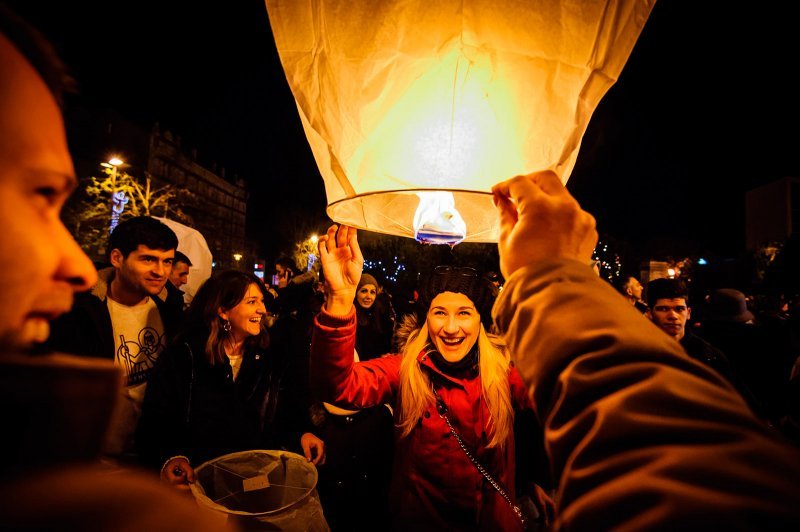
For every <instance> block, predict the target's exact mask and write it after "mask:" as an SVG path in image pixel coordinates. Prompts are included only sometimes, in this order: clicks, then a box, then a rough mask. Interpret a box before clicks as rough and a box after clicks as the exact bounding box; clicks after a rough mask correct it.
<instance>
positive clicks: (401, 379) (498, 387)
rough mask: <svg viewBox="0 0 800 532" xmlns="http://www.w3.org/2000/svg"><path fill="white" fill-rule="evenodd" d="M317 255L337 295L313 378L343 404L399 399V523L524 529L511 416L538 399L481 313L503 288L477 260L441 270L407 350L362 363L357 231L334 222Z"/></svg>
mask: <svg viewBox="0 0 800 532" xmlns="http://www.w3.org/2000/svg"><path fill="white" fill-rule="evenodd" d="M319 254H320V260H321V262H322V269H323V272H324V274H325V279H326V281H327V283H328V297H327V300H326V303H325V306H324V307H323V310H322V311H321V312H320V314H319V315H318V316H317V319H316V324H315V328H314V336H313V340H312V343H311V376H312V383H313V385H314V386H315V389H316V390H318V392H319V393H320V394H321V395H322V396H323V397H324V398H327V399H328V400H329V401H331V402H333V403H335V404H336V405H338V406H342V407H346V408H366V407H371V406H375V405H379V404H381V403H387V402H388V403H390V404H392V405H394V411H395V419H396V425H397V431H396V439H395V453H394V467H393V470H392V489H391V495H390V505H391V523H392V526H393V527H394V528H396V529H399V530H443V529H482V530H490V529H497V530H516V529H521V528H522V523H521V520H520V515H519V514H518V513H517V511H518V508H517V506H516V490H515V483H514V468H515V464H514V433H513V423H514V412H515V411H517V410H525V409H528V408H529V407H530V403H529V402H528V399H527V397H526V395H525V390H524V385H523V383H522V381H521V380H520V379H519V375H518V374H517V371H516V369H515V368H514V367H513V365H512V364H511V363H510V361H509V357H508V354H507V352H506V350H505V348H504V345H503V343H502V342H500V341H499V340H498V339H497V338H495V337H494V336H491V335H489V334H487V332H486V329H485V326H484V324H483V323H482V320H483V321H486V320H487V319H488V316H489V309H490V307H491V304H492V301H493V300H494V297H495V295H496V291H495V289H494V286H493V285H492V284H491V283H490V282H489V281H487V280H485V279H483V278H482V277H480V276H478V275H477V273H476V272H475V270H472V269H470V268H451V267H439V268H437V269H436V270H435V271H434V272H433V274H432V275H431V276H430V278H429V280H428V282H426V283H425V285H424V287H423V288H422V289H421V291H420V298H419V306H418V309H417V313H416V315H415V316H414V318H411V319H412V320H415V321H416V323H415V324H414V325H413V326H411V327H413V332H412V333H411V334H410V335H409V337H408V341H407V342H406V343H405V345H404V346H403V349H402V352H401V353H399V354H392V355H387V356H383V357H380V358H376V359H373V360H369V361H366V362H358V363H355V362H354V361H353V349H354V347H355V340H356V338H355V336H356V311H355V308H354V305H353V299H354V297H355V295H356V288H357V287H358V283H359V280H360V279H361V275H362V273H361V269H362V266H363V261H364V259H363V257H362V255H361V250H360V249H359V246H358V240H357V238H356V230H355V229H354V228H351V227H347V226H342V227H337V226H335V225H334V226H331V228H330V229H328V232H327V234H326V235H325V236H323V237H322V238H320V241H319ZM451 425H452V429H451ZM456 434H458V435H456ZM459 440H460V441H463V443H464V445H465V447H464V448H461V447H460V446H459V444H458V443H456V442H457V441H459ZM470 449H471V451H470ZM465 450H467V452H469V453H471V454H472V456H473V457H474V458H475V459H476V460H477V461H478V462H479V463H481V464H482V466H481V467H482V469H483V470H484V471H485V472H487V473H488V474H489V475H491V477H493V478H492V480H489V479H488V478H487V477H486V476H485V475H484V474H483V473H482V472H481V471H480V470H479V469H478V468H477V467H476V465H475V464H474V463H473V462H472V459H471V458H470V457H469V455H468V454H467V452H465ZM498 487H499V488H500V489H497V488H498Z"/></svg>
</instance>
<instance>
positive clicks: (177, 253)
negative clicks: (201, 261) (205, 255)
mask: <svg viewBox="0 0 800 532" xmlns="http://www.w3.org/2000/svg"><path fill="white" fill-rule="evenodd" d="M148 247H149V246H148ZM179 262H182V263H184V264H185V265H187V266H193V264H192V261H190V260H189V257H187V256H186V255H184V254H183V253H181V252H180V251H178V250H177V249H176V250H175V260H173V261H172V264H173V265H175V264H178V263H179Z"/></svg>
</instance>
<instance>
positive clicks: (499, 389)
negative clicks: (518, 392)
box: [398, 322, 514, 447]
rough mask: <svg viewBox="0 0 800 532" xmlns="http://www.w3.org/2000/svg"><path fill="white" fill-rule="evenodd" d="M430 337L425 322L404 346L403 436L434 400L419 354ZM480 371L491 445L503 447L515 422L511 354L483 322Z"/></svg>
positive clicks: (401, 384) (401, 382)
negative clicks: (510, 376) (510, 381)
mask: <svg viewBox="0 0 800 532" xmlns="http://www.w3.org/2000/svg"><path fill="white" fill-rule="evenodd" d="M429 341H430V339H429V334H428V324H427V322H425V323H423V324H422V326H421V327H419V328H417V329H416V330H414V331H413V332H411V334H409V336H408V340H407V341H406V343H405V347H404V348H403V350H402V356H403V359H402V361H401V362H400V389H399V393H398V395H399V397H398V399H399V405H398V406H399V408H398V410H399V412H398V426H399V427H400V437H402V438H405V437H406V436H408V435H409V434H411V431H412V430H413V429H414V427H415V426H416V425H417V421H418V420H419V419H420V418H421V417H422V415H423V414H424V413H425V409H426V408H427V407H428V405H430V404H431V403H433V402H434V397H433V392H432V390H431V381H430V377H428V374H427V373H426V372H425V371H423V370H422V368H421V367H420V364H419V362H418V361H417V357H418V356H419V354H420V353H421V352H422V350H423V349H424V348H425V346H426V345H427V344H428V342H429ZM477 342H478V349H479V353H480V355H479V358H478V371H479V372H480V379H481V390H482V395H483V399H484V400H485V401H486V406H487V408H488V409H489V422H488V426H487V427H486V429H487V432H488V433H489V434H491V439H490V440H489V445H488V446H489V447H495V446H500V447H502V446H503V445H504V444H505V442H506V438H508V435H509V434H510V433H511V429H512V426H513V424H514V410H513V407H512V406H511V390H510V389H509V384H508V371H509V356H508V353H507V352H506V349H505V344H504V343H503V341H502V340H501V339H500V338H498V337H497V336H494V335H492V334H489V333H487V332H486V330H485V329H484V328H483V325H481V330H480V332H479V334H478V340H477Z"/></svg>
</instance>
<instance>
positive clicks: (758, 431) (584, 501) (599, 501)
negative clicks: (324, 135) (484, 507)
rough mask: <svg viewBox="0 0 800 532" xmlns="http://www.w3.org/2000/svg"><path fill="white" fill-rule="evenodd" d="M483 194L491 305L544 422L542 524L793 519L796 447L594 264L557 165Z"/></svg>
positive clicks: (595, 526) (765, 524) (786, 526)
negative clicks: (547, 495) (551, 515)
mask: <svg viewBox="0 0 800 532" xmlns="http://www.w3.org/2000/svg"><path fill="white" fill-rule="evenodd" d="M493 193H494V201H495V205H497V207H498V210H499V214H500V239H499V242H498V249H499V254H500V270H501V272H502V274H503V276H504V277H505V278H506V285H505V289H504V290H503V293H502V294H501V295H500V296H499V297H498V299H497V302H496V303H495V306H494V310H493V315H494V318H495V322H496V324H497V325H498V328H499V330H500V331H501V332H502V334H503V338H504V339H505V340H506V342H507V343H508V348H509V351H510V352H511V353H512V354H513V356H514V360H515V361H516V363H517V364H516V365H517V368H519V370H520V372H521V373H522V376H523V378H524V379H525V382H526V384H527V385H528V390H529V391H530V397H531V398H532V399H533V405H534V409H535V411H536V414H537V418H538V419H539V420H540V421H541V422H542V423H543V426H544V437H545V444H546V448H547V452H548V456H549V458H550V465H551V468H552V471H553V473H554V480H555V482H556V493H557V496H556V501H557V516H558V517H557V521H556V523H555V526H554V529H555V530H656V529H657V530H685V529H703V530H706V529H719V530H730V529H740V530H795V529H797V528H798V527H800V483H798V481H797V479H798V478H800V452H798V450H797V449H795V448H793V447H791V446H789V445H788V444H786V443H785V442H783V441H782V440H780V439H778V438H777V437H776V435H775V434H774V433H773V432H772V431H770V430H769V429H768V428H767V427H766V426H765V425H764V424H763V423H762V422H761V421H760V420H758V419H757V418H756V417H755V416H754V415H753V413H752V412H751V411H750V410H749V408H747V404H746V403H745V402H744V400H743V399H742V398H741V396H740V395H739V394H738V393H736V390H734V388H733V387H732V386H731V385H730V384H729V383H728V381H727V380H726V379H724V378H723V377H722V376H720V375H719V374H718V373H717V372H715V371H713V370H711V369H709V368H707V367H706V366H705V365H704V364H701V363H699V362H697V361H695V360H692V359H691V358H689V357H687V356H686V355H685V353H684V352H683V350H682V349H681V348H680V346H679V345H678V344H677V343H676V342H675V341H674V340H673V339H671V338H669V337H668V336H667V335H665V334H663V332H662V331H661V330H659V329H658V328H657V327H655V326H654V325H652V324H650V323H648V322H647V321H643V320H642V319H641V317H640V315H639V313H638V311H636V310H634V309H632V308H631V307H630V305H627V304H626V303H625V302H624V301H623V300H621V299H620V298H619V296H618V295H617V293H616V292H615V291H614V290H613V289H612V288H611V287H609V286H608V285H607V284H606V283H604V282H603V281H602V280H601V279H599V278H598V277H597V276H596V275H595V274H594V272H593V271H592V269H591V268H590V267H589V262H590V259H591V256H592V250H593V248H594V246H595V243H596V242H597V231H596V230H595V222H594V218H593V217H592V216H591V215H590V214H588V213H587V212H585V211H584V210H582V209H581V208H580V206H579V205H578V203H577V202H576V201H575V199H574V198H573V197H572V196H571V195H570V194H569V192H567V190H566V189H565V188H564V185H563V184H562V183H561V180H560V179H559V178H558V176H557V175H556V174H555V173H553V172H539V173H534V174H531V175H528V176H519V177H515V178H513V179H510V180H508V181H504V182H502V183H500V184H498V185H495V187H494V188H493ZM755 349H756V351H754V354H755V355H756V356H757V355H761V354H764V355H766V354H768V353H767V352H765V351H762V349H761V348H759V347H755Z"/></svg>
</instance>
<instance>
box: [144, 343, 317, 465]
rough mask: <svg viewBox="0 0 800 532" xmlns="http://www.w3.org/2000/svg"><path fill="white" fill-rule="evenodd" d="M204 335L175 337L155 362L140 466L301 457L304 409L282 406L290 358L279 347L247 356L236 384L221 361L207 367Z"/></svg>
mask: <svg viewBox="0 0 800 532" xmlns="http://www.w3.org/2000/svg"><path fill="white" fill-rule="evenodd" d="M206 337H207V332H205V333H203V332H199V333H198V332H197V331H194V333H184V334H181V335H180V336H179V337H178V339H177V340H176V341H175V342H174V343H173V344H171V345H170V346H169V347H168V348H167V349H166V350H165V351H164V352H163V353H162V354H161V356H160V357H159V359H158V361H157V362H156V366H155V368H154V372H153V375H152V376H151V377H150V380H149V382H148V385H147V393H146V394H145V399H144V404H143V407H142V417H141V419H140V421H139V428H138V431H137V435H136V442H137V447H138V449H137V450H138V453H139V455H140V457H141V459H142V461H143V463H144V464H145V465H147V466H151V467H154V468H160V467H161V465H162V464H163V463H164V462H166V461H167V460H168V459H169V458H172V457H174V456H179V455H183V456H186V457H188V458H189V461H190V463H191V464H192V466H193V467H197V466H198V465H200V464H201V463H202V462H204V461H206V460H209V459H211V458H215V457H217V456H221V455H223V454H227V453H232V452H237V451H244V450H249V449H287V450H292V451H296V452H299V451H300V436H301V434H302V433H303V432H305V430H306V429H307V428H308V425H309V424H310V422H309V421H307V420H308V415H307V414H306V410H305V408H304V405H301V404H283V403H282V402H281V401H280V396H281V388H282V387H283V386H289V385H290V383H286V382H284V376H285V375H286V373H287V367H288V365H289V362H290V360H289V359H288V357H286V356H285V352H282V351H283V350H282V349H281V348H280V345H281V343H280V342H279V343H277V345H276V342H275V341H273V342H272V346H271V347H270V349H268V350H258V349H249V350H246V352H245V353H244V358H243V360H242V366H241V368H240V370H239V375H238V377H237V379H236V380H235V381H234V380H233V371H232V368H231V366H230V364H229V363H228V361H227V360H225V362H224V363H222V364H216V365H213V366H212V365H211V364H209V362H208V361H207V360H206V357H205V354H204V346H205V342H206ZM284 403H286V402H284ZM279 410H280V411H282V412H281V413H279ZM278 418H280V419H281V422H280V423H277V424H276V420H277V419H278Z"/></svg>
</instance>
